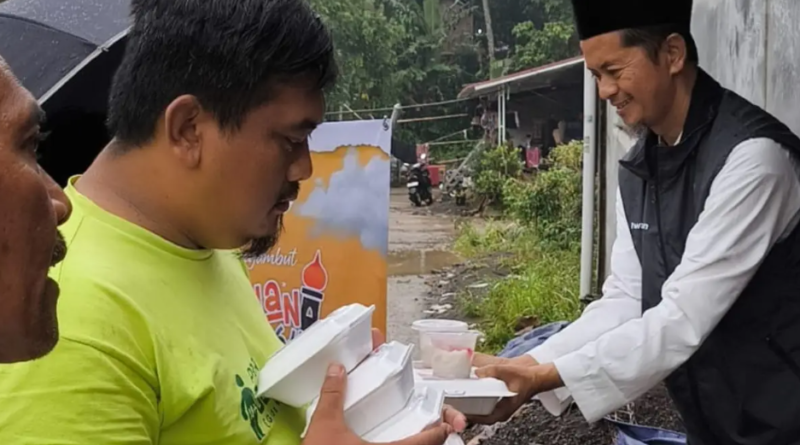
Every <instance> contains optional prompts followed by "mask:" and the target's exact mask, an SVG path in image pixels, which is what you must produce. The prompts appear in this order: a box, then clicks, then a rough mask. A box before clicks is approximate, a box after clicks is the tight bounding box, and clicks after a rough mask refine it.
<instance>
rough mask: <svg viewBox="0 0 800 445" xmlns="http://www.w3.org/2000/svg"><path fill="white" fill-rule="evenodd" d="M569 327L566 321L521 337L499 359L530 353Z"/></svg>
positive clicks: (510, 344)
mask: <svg viewBox="0 0 800 445" xmlns="http://www.w3.org/2000/svg"><path fill="white" fill-rule="evenodd" d="M568 325H569V323H568V322H566V321H559V322H556V323H551V324H548V325H544V326H541V327H538V328H536V329H534V330H532V331H530V332H528V333H527V334H523V335H520V336H519V337H517V338H515V339H513V340H511V341H510V342H508V344H507V345H506V347H505V349H503V350H502V351H501V352H500V354H498V356H499V357H504V358H514V357H519V356H520V355H522V354H524V353H526V352H528V351H530V350H531V349H533V348H535V347H537V346H539V345H541V344H542V343H544V342H545V340H547V339H548V338H550V337H552V336H553V335H555V334H557V333H559V332H561V330H563V329H564V328H566V327H567V326H568Z"/></svg>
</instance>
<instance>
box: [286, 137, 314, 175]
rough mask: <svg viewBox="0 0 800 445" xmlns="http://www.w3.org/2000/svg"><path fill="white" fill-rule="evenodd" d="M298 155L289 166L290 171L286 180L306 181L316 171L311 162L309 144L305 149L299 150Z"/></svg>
mask: <svg viewBox="0 0 800 445" xmlns="http://www.w3.org/2000/svg"><path fill="white" fill-rule="evenodd" d="M296 156H297V157H296V158H295V159H294V162H292V165H290V166H289V172H288V174H287V175H286V180H287V181H288V182H301V181H305V180H307V179H308V178H310V177H311V175H312V174H313V173H314V167H313V165H312V162H311V150H309V148H308V145H306V147H305V148H304V149H303V150H301V151H299V152H298V153H297V155H296Z"/></svg>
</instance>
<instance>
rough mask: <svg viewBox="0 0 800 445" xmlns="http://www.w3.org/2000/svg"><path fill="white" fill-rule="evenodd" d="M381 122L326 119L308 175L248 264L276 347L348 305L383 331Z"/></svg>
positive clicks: (384, 141)
mask: <svg viewBox="0 0 800 445" xmlns="http://www.w3.org/2000/svg"><path fill="white" fill-rule="evenodd" d="M391 135H392V130H391V126H390V124H389V122H388V121H382V120H372V121H353V122H331V123H325V124H323V125H321V126H320V127H319V128H318V129H317V130H316V131H314V133H313V134H312V135H311V138H310V140H309V143H310V145H311V152H312V153H311V157H312V160H313V163H314V175H313V177H312V178H311V179H310V180H308V181H306V182H305V183H304V184H302V185H301V187H300V194H299V196H298V199H297V201H296V202H295V203H294V204H293V205H292V208H291V209H290V210H289V212H287V213H286V215H285V216H284V226H285V231H284V233H283V234H282V235H281V237H280V240H279V242H278V244H277V245H276V246H275V248H273V250H272V251H271V252H270V253H269V254H266V255H263V256H261V257H260V258H257V259H255V260H250V261H248V264H247V266H248V268H249V269H250V279H251V282H252V283H253V289H254V291H255V293H256V297H257V298H258V300H259V302H260V303H261V307H262V309H263V310H264V314H265V316H266V317H267V320H269V322H270V323H271V324H272V326H273V327H274V328H275V331H276V332H277V333H278V336H279V337H280V338H281V340H283V341H284V342H286V341H290V340H292V339H293V338H295V337H296V336H297V335H298V334H300V333H301V332H302V331H303V330H304V329H306V328H308V327H309V326H311V324H313V323H314V322H316V321H317V320H319V319H320V318H323V317H325V316H326V315H328V314H329V313H331V312H332V311H333V310H335V309H337V308H339V307H341V306H343V305H346V304H350V303H356V302H357V303H361V304H364V305H366V306H369V305H375V306H376V311H375V314H374V316H373V325H374V326H375V327H377V328H379V329H381V330H383V331H384V332H385V331H386V283H387V281H386V279H387V266H386V254H387V250H388V243H389V193H390V190H389V174H390V173H389V172H390V153H391Z"/></svg>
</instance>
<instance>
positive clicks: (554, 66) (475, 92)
mask: <svg viewBox="0 0 800 445" xmlns="http://www.w3.org/2000/svg"><path fill="white" fill-rule="evenodd" d="M582 65H583V57H581V56H578V57H573V58H571V59H566V60H561V61H558V62H553V63H549V64H547V65H542V66H538V67H536V68H529V69H527V70H523V71H519V72H516V73H513V74H507V75H505V76H503V77H498V78H496V79H491V80H485V81H483V82H477V83H473V84H469V85H467V86H465V87H464V89H463V90H461V92H460V93H459V94H458V98H459V99H468V98H473V97H480V96H484V95H486V94H489V93H494V92H497V91H500V90H501V89H502V87H503V86H504V85H510V84H516V83H519V82H523V81H527V80H531V79H534V78H536V77H538V76H541V75H544V74H548V73H550V74H554V75H558V74H559V73H560V72H563V71H564V70H566V69H569V68H573V67H577V66H582Z"/></svg>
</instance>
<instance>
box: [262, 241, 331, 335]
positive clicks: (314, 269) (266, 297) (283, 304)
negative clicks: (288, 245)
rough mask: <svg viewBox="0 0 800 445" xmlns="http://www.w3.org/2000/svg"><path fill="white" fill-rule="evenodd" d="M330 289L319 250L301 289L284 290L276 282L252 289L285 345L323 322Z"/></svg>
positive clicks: (304, 272) (307, 267)
mask: <svg viewBox="0 0 800 445" xmlns="http://www.w3.org/2000/svg"><path fill="white" fill-rule="evenodd" d="M327 286H328V271H327V270H325V266H324V265H323V264H322V252H321V251H320V250H319V249H317V251H316V253H315V254H314V259H313V260H311V261H310V262H309V263H308V264H306V265H305V266H304V267H303V270H302V272H301V273H300V289H297V288H288V289H287V286H286V283H284V284H283V288H282V287H281V285H280V284H278V282H277V281H276V280H269V281H267V282H266V283H264V284H258V283H257V284H255V285H254V286H253V289H254V290H255V292H256V298H258V300H259V302H260V303H261V307H262V309H263V310H264V314H265V315H266V316H267V321H269V323H270V324H272V325H273V327H274V328H275V332H276V333H277V334H278V338H280V339H281V341H283V342H284V343H286V342H287V341H291V340H294V338H295V337H297V336H298V335H300V333H302V332H303V331H304V330H306V329H308V327H309V326H311V325H312V324H314V323H316V322H317V320H319V319H320V314H321V311H322V302H323V300H324V299H325V288H326V287H327Z"/></svg>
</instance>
